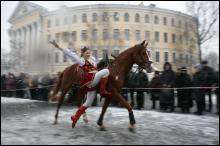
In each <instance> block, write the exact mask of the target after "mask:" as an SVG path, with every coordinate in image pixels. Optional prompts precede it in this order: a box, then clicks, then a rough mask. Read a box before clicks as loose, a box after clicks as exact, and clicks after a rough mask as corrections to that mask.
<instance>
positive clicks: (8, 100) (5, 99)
mask: <svg viewBox="0 0 220 146" xmlns="http://www.w3.org/2000/svg"><path fill="white" fill-rule="evenodd" d="M33 102H41V101H37V100H30V99H21V98H15V97H1V103H4V104H7V103H33Z"/></svg>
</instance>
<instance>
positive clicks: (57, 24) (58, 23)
mask: <svg viewBox="0 0 220 146" xmlns="http://www.w3.org/2000/svg"><path fill="white" fill-rule="evenodd" d="M55 25H56V26H59V25H60V21H59V19H58V18H56V20H55Z"/></svg>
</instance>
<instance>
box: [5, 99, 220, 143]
mask: <svg viewBox="0 0 220 146" xmlns="http://www.w3.org/2000/svg"><path fill="white" fill-rule="evenodd" d="M3 99H4V98H3ZM4 100H6V99H4ZM14 100H15V99H14ZM19 100H22V99H16V101H17V102H20V101H19ZM22 102H23V101H22ZM29 102H31V101H29ZM32 102H35V101H32ZM5 103H8V102H5V101H3V102H2V101H1V105H4V106H5V107H4V108H3V110H5V111H3V112H4V113H5V114H2V115H1V124H2V126H1V140H2V141H1V144H20V145H23V144H25V145H26V144H28V145H32V144H40V145H41V144H45V145H47V144H50V145H58V144H65V145H70V144H71V145H75V144H85V145H86V144H92V145H95V144H97V145H100V144H104V145H114V144H126V145H131V144H148V145H151V144H152V145H153V144H158V145H165V144H166V145H168V144H172V145H173V144H177V145H188V144H193V145H194V144H196V145H199V144H219V117H218V116H217V115H204V116H197V115H193V114H179V113H161V112H158V111H149V110H148V111H146V110H141V111H138V110H134V116H135V119H136V122H137V124H136V130H135V133H132V132H130V131H129V130H128V129H127V127H128V123H129V119H128V112H127V110H126V109H124V108H116V107H109V108H108V109H107V112H106V114H105V118H104V124H105V125H106V127H107V130H106V131H100V130H99V129H98V126H97V125H96V120H97V119H98V116H99V114H100V113H101V108H100V107H90V108H89V109H88V110H87V115H88V118H89V120H90V121H89V123H88V124H86V123H84V122H83V120H82V119H79V121H78V123H77V125H76V127H75V128H74V129H72V128H71V120H70V116H71V115H72V113H75V112H76V108H75V107H62V108H61V110H60V114H59V119H58V122H59V123H58V124H57V125H52V123H53V121H54V114H55V111H56V107H55V106H49V105H47V104H42V103H41V104H39V105H38V106H35V107H29V106H26V107H23V108H26V110H25V109H23V110H20V109H17V111H16V113H15V112H14V113H13V114H10V112H12V111H10V110H9V111H7V106H8V105H5ZM27 104H29V103H27ZM17 108H20V107H17Z"/></svg>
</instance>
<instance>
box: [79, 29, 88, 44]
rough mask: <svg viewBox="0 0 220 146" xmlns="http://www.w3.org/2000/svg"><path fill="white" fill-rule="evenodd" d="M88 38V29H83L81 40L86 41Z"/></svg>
mask: <svg viewBox="0 0 220 146" xmlns="http://www.w3.org/2000/svg"><path fill="white" fill-rule="evenodd" d="M87 39H88V35H87V31H86V30H82V31H81V40H82V41H85V40H87Z"/></svg>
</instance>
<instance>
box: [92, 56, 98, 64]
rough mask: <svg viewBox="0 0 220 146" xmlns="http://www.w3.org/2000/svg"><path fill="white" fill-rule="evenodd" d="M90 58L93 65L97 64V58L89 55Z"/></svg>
mask: <svg viewBox="0 0 220 146" xmlns="http://www.w3.org/2000/svg"><path fill="white" fill-rule="evenodd" d="M91 59H92V61H93V62H94V64H95V66H97V64H98V60H97V59H96V58H95V57H93V56H91Z"/></svg>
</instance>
